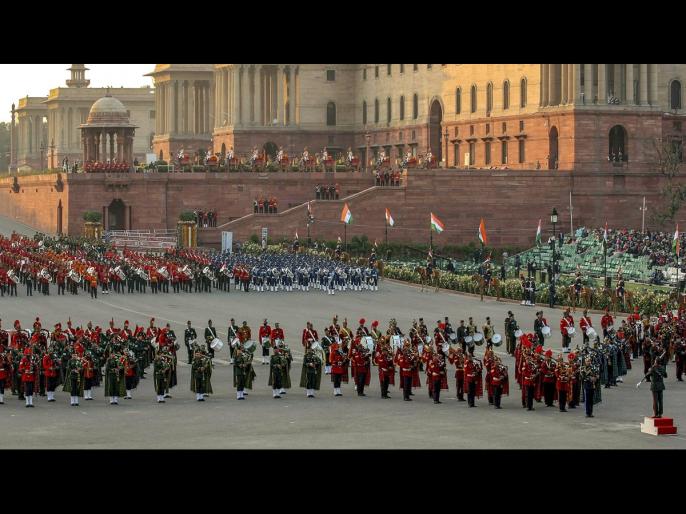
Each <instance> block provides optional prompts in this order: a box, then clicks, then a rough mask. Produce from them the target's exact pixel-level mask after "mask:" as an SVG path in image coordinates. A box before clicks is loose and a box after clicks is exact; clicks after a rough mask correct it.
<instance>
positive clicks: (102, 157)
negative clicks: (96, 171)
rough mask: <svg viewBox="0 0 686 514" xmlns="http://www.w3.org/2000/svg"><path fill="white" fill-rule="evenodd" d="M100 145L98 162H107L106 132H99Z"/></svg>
mask: <svg viewBox="0 0 686 514" xmlns="http://www.w3.org/2000/svg"><path fill="white" fill-rule="evenodd" d="M100 143H101V145H102V153H101V154H100V161H101V162H105V161H107V132H105V130H104V129H103V130H102V131H101V132H100Z"/></svg>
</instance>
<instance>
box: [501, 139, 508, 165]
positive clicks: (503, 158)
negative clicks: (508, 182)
mask: <svg viewBox="0 0 686 514" xmlns="http://www.w3.org/2000/svg"><path fill="white" fill-rule="evenodd" d="M501 145H502V146H501V152H500V153H501V155H500V160H501V162H502V163H503V164H507V141H503V142H502V143H501Z"/></svg>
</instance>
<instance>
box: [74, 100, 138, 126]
mask: <svg viewBox="0 0 686 514" xmlns="http://www.w3.org/2000/svg"><path fill="white" fill-rule="evenodd" d="M81 126H82V127H94V126H95V127H112V128H118V127H133V125H131V124H130V123H129V112H128V110H127V109H126V106H124V104H123V103H121V102H120V101H119V100H117V99H116V98H114V97H113V96H111V95H110V94H109V93H108V94H107V95H105V96H103V97H102V98H100V99H99V100H97V101H96V102H95V103H94V104H93V105H92V106H91V110H90V112H89V113H88V120H87V121H86V123H85V124H84V125H81Z"/></svg>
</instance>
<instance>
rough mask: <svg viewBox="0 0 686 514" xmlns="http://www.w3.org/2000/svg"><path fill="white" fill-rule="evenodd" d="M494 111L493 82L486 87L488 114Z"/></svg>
mask: <svg viewBox="0 0 686 514" xmlns="http://www.w3.org/2000/svg"><path fill="white" fill-rule="evenodd" d="M492 110H493V84H492V83H491V82H489V83H488V85H487V86H486V112H491V111H492Z"/></svg>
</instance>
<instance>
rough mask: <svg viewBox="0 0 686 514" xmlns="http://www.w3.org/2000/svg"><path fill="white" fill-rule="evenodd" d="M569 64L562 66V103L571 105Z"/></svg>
mask: <svg viewBox="0 0 686 514" xmlns="http://www.w3.org/2000/svg"><path fill="white" fill-rule="evenodd" d="M568 66H569V64H560V82H561V84H560V86H561V87H560V103H561V104H567V103H569V77H568V75H567V70H568Z"/></svg>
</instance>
